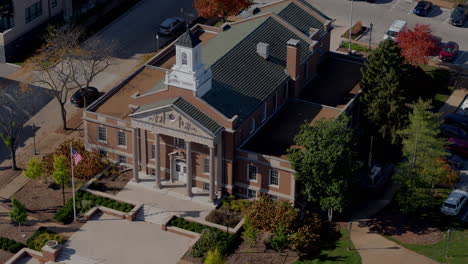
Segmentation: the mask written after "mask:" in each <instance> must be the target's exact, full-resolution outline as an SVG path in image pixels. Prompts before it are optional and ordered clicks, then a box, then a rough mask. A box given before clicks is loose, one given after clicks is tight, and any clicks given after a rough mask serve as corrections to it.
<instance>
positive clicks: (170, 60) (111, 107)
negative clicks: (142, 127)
mask: <svg viewBox="0 0 468 264" xmlns="http://www.w3.org/2000/svg"><path fill="white" fill-rule="evenodd" d="M197 34H198V37H199V38H200V40H201V41H202V43H201V44H202V45H204V44H206V42H207V41H209V40H210V39H212V38H214V37H215V36H216V35H217V34H216V33H212V32H207V31H202V30H198V31H197ZM175 60H176V58H175V49H174V50H173V51H171V52H168V53H167V54H165V55H164V56H162V57H160V58H159V57H157V58H156V59H153V61H152V62H151V63H149V64H148V65H149V66H148V65H147V66H146V67H145V68H143V70H141V71H140V72H139V73H137V74H136V75H135V76H133V77H132V78H131V79H129V80H127V81H126V82H125V83H124V84H123V85H122V87H120V89H119V90H118V91H117V92H116V93H115V94H113V95H112V96H110V97H109V98H107V99H106V100H105V101H104V102H102V103H101V104H100V105H99V106H97V108H96V109H95V111H94V112H96V113H100V114H104V115H109V116H112V117H116V118H121V119H125V118H126V117H127V116H128V115H129V114H131V113H132V112H133V110H131V109H129V107H128V105H129V104H134V105H137V103H136V100H135V99H133V98H132V95H135V94H136V93H139V94H140V95H142V94H144V93H146V92H151V91H158V90H161V89H162V88H164V87H163V84H162V81H163V80H164V78H165V77H166V70H169V69H171V68H172V66H173V65H174V64H175ZM151 66H155V67H151Z"/></svg>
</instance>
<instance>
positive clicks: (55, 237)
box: [32, 233, 63, 250]
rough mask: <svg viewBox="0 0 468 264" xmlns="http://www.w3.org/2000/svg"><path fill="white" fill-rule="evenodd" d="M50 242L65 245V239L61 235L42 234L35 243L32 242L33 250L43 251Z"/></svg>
mask: <svg viewBox="0 0 468 264" xmlns="http://www.w3.org/2000/svg"><path fill="white" fill-rule="evenodd" d="M49 240H55V241H57V242H58V243H60V244H62V243H63V237H62V236H61V235H57V234H52V233H42V234H40V235H38V236H37V237H36V238H35V239H34V240H33V241H32V249H34V250H41V248H42V247H43V246H44V245H45V244H46V242H47V241H49Z"/></svg>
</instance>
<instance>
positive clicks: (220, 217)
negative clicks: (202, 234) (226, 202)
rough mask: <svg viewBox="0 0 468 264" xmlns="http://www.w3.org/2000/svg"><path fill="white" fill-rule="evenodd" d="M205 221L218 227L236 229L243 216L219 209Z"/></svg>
mask: <svg viewBox="0 0 468 264" xmlns="http://www.w3.org/2000/svg"><path fill="white" fill-rule="evenodd" d="M205 220H206V221H208V222H211V223H215V224H218V225H223V226H229V227H231V228H234V227H236V225H237V224H238V223H239V222H240V221H241V220H242V214H240V213H236V212H231V211H228V210H223V209H217V210H213V211H211V212H210V213H209V214H208V215H207V216H206V217H205Z"/></svg>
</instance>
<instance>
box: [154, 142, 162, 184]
mask: <svg viewBox="0 0 468 264" xmlns="http://www.w3.org/2000/svg"><path fill="white" fill-rule="evenodd" d="M159 138H160V137H159V134H158V133H155V134H154V146H155V152H156V153H155V159H156V185H155V187H156V188H158V189H159V188H161V161H160V153H159V143H160V142H159Z"/></svg>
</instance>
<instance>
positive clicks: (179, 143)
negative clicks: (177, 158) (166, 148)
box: [174, 138, 185, 149]
mask: <svg viewBox="0 0 468 264" xmlns="http://www.w3.org/2000/svg"><path fill="white" fill-rule="evenodd" d="M174 145H175V146H176V147H178V148H182V149H185V140H184V139H182V138H174Z"/></svg>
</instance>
